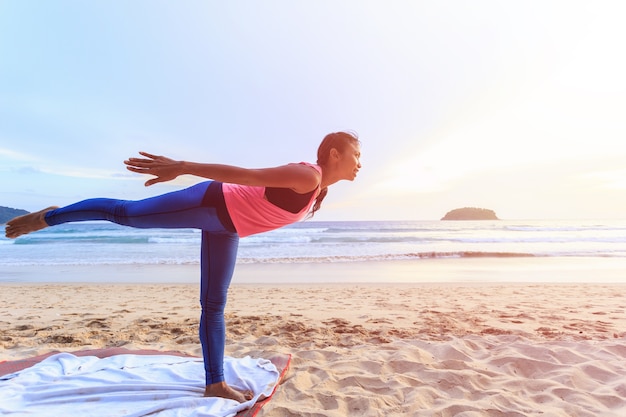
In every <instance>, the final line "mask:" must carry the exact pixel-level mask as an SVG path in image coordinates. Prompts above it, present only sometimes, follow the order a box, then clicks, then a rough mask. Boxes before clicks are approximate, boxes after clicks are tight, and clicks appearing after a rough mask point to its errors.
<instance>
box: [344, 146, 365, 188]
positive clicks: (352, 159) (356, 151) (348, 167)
mask: <svg viewBox="0 0 626 417" xmlns="http://www.w3.org/2000/svg"><path fill="white" fill-rule="evenodd" d="M360 159H361V146H360V145H359V143H358V142H350V143H349V144H348V145H347V146H346V147H345V149H344V150H343V152H340V153H339V163H338V169H339V170H340V172H341V174H342V177H343V178H344V179H346V180H350V181H353V180H354V179H355V178H356V174H357V173H358V172H359V169H361V162H360Z"/></svg>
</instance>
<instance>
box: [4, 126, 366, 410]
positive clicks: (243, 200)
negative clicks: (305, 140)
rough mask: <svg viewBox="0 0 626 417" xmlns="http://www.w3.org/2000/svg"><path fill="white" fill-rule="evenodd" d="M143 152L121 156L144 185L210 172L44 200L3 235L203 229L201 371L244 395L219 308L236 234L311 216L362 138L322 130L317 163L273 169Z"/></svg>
mask: <svg viewBox="0 0 626 417" xmlns="http://www.w3.org/2000/svg"><path fill="white" fill-rule="evenodd" d="M140 154H141V155H142V156H144V158H130V159H128V160H127V161H124V163H125V164H126V165H127V169H128V170H130V171H132V172H137V173H141V174H148V175H153V176H154V178H152V179H150V180H148V181H146V183H145V185H146V186H150V185H153V184H156V183H159V182H165V181H171V180H173V179H175V178H176V177H178V176H179V175H183V174H190V175H195V176H198V177H203V178H209V179H211V180H212V181H205V182H202V183H200V184H196V185H194V186H192V187H189V188H187V189H184V190H180V191H175V192H172V193H168V194H163V195H160V196H157V197H152V198H147V199H145V200H140V201H126V200H114V199H104V198H96V199H89V200H84V201H81V202H78V203H75V204H72V205H69V206H66V207H62V208H58V207H48V208H46V209H44V210H41V211H39V212H35V213H30V214H27V215H24V216H20V217H16V218H14V219H13V220H10V221H9V222H8V223H7V226H6V231H5V234H6V237H8V238H17V237H18V236H21V235H24V234H27V233H30V232H34V231H37V230H40V229H43V228H45V227H48V226H53V225H57V224H62V223H67V222H74V221H87V220H108V221H111V222H114V223H118V224H122V225H127V226H132V227H138V228H197V229H201V230H202V244H201V258H200V275H201V286H200V302H201V305H202V315H201V317H200V341H201V344H202V353H203V356H204V368H205V371H206V388H205V392H204V395H205V396H217V397H224V398H230V399H234V400H236V401H239V402H244V401H246V400H247V399H250V398H251V395H250V393H241V392H238V391H236V390H234V389H232V388H230V387H229V386H228V385H227V384H226V383H225V382H224V373H223V360H224V345H225V339H226V335H225V322H224V308H225V306H226V295H227V291H228V287H229V285H230V280H231V277H232V274H233V270H234V267H235V260H236V257H237V247H238V244H239V238H240V237H245V236H249V235H252V234H255V233H261V232H264V231H268V230H272V229H276V228H279V227H282V226H285V225H287V224H291V223H294V222H296V221H299V220H302V219H303V218H304V217H305V216H306V215H307V214H310V215H313V214H314V213H315V212H316V211H317V210H318V209H319V208H320V205H321V203H322V200H323V199H324V197H325V196H326V193H327V189H328V186H330V185H332V184H334V183H336V182H338V181H341V180H350V181H352V180H354V178H355V177H356V174H357V172H358V170H359V169H360V168H361V163H360V162H359V159H360V156H361V153H360V142H359V140H358V139H357V137H356V136H354V135H352V134H350V133H346V132H338V133H331V134H329V135H327V136H326V137H325V138H324V140H323V141H322V143H321V144H320V146H319V148H318V151H317V164H315V165H314V164H309V163H305V162H301V163H297V164H288V165H283V166H279V167H273V168H262V169H246V168H240V167H236V166H231V165H220V164H202V163H194V162H187V161H175V160H172V159H169V158H166V157H163V156H155V155H151V154H149V153H146V152H140Z"/></svg>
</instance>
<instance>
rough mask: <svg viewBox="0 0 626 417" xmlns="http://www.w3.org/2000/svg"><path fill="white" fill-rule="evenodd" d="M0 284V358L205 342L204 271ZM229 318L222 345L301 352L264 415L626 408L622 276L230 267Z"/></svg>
mask: <svg viewBox="0 0 626 417" xmlns="http://www.w3.org/2000/svg"><path fill="white" fill-rule="evenodd" d="M258 268H260V269H261V270H262V271H260V272H259V273H268V274H271V273H272V271H273V269H272V268H275V267H274V266H272V265H264V266H259V267H255V268H249V270H250V271H252V270H253V269H258ZM316 268H318V272H319V270H320V269H321V270H322V271H321V272H323V270H324V268H326V267H325V266H323V265H322V266H317V267H316ZM243 269H244V270H245V269H246V268H243ZM244 272H245V271H244ZM0 291H1V292H2V294H1V296H0V302H1V303H0V360H13V359H21V358H26V357H29V356H34V355H37V354H41V353H46V352H49V351H52V350H62V351H73V350H80V349H93V348H103V347H110V346H123V347H126V348H129V349H141V348H149V349H159V350H176V351H181V352H185V353H189V354H193V355H197V356H201V350H200V345H199V341H198V337H197V326H198V318H199V302H198V285H197V284H167V283H163V284H94V283H88V284H82V283H69V284H60V283H59V284H40V283H30V284H17V283H8V284H2V285H0ZM226 319H227V347H226V354H227V355H229V356H233V357H243V356H246V355H251V356H253V357H267V356H270V355H271V354H272V353H276V352H278V353H289V354H291V355H292V356H293V358H292V365H291V369H290V371H289V374H288V375H287V377H286V379H285V381H284V383H283V384H282V385H281V386H280V387H279V389H278V390H277V392H276V394H275V397H274V399H273V400H272V401H270V403H269V404H268V405H266V406H265V408H264V409H263V410H262V412H261V415H262V416H264V417H279V416H281V417H285V416H287V417H289V416H315V417H322V416H333V417H335V416H336V417H344V416H387V417H388V416H465V417H473V416H568V417H569V416H590V417H591V416H594V417H597V416H624V415H626V376H625V375H626V285H620V284H539V283H527V284H503V283H493V282H491V283H478V282H472V283H422V284H403V283H391V284H374V283H369V284H357V283H352V284H328V283H326V284H311V283H306V284H283V285H274V284H272V285H268V284H242V283H234V284H233V285H232V287H231V290H230V294H229V304H228V307H227V314H226Z"/></svg>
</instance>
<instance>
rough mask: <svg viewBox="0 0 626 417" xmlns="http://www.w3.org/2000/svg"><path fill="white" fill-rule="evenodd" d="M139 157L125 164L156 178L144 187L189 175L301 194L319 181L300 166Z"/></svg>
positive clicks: (145, 155)
mask: <svg viewBox="0 0 626 417" xmlns="http://www.w3.org/2000/svg"><path fill="white" fill-rule="evenodd" d="M139 153H140V154H141V155H143V156H144V157H145V158H129V159H128V160H126V161H124V163H125V164H126V168H127V169H128V170H129V171H132V172H137V173H140V174H148V175H154V176H155V178H152V179H149V180H148V181H146V183H145V184H146V186H150V185H153V184H157V183H159V182H165V181H171V180H173V179H175V178H176V177H178V176H180V175H185V174H189V175H195V176H197V177H203V178H210V179H213V180H216V181H220V182H228V183H233V184H242V185H253V186H264V187H282V188H291V189H292V190H294V191H295V192H297V193H302V194H303V193H307V192H309V191H311V190H314V189H315V188H316V187H317V186H318V185H319V183H320V181H321V176H320V174H319V173H318V172H317V171H316V170H315V169H313V168H311V167H308V166H306V165H301V164H289V165H283V166H279V167H273V168H258V169H250V168H241V167H237V166H233V165H223V164H203V163H197V162H187V161H175V160H173V159H170V158H166V157H164V156H158V155H152V154H149V153H147V152H139Z"/></svg>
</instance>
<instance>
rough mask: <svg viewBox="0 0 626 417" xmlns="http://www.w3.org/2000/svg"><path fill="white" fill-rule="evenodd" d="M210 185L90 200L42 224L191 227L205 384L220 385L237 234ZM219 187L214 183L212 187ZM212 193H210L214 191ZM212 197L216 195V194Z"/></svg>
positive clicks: (61, 210)
mask: <svg viewBox="0 0 626 417" xmlns="http://www.w3.org/2000/svg"><path fill="white" fill-rule="evenodd" d="M211 183H212V182H211V181H208V182H203V183H200V184H197V185H194V186H192V187H189V188H187V189H184V190H180V191H175V192H172V193H168V194H163V195H160V196H157V197H152V198H147V199H145V200H139V201H126V200H114V199H107V198H95V199H90V200H84V201H81V202H78V203H75V204H72V205H69V206H66V207H62V208H59V209H56V210H52V211H50V212H48V213H47V214H46V217H45V220H46V223H48V225H50V226H54V225H57V224H61V223H67V222H76V221H87V220H108V221H110V222H113V223H117V224H121V225H125V226H132V227H137V228H170V229H171V228H194V229H200V230H202V246H201V257H200V275H201V281H200V283H201V284H200V303H201V305H202V315H201V317H200V343H201V344H202V353H203V356H204V369H205V371H206V384H207V385H209V384H213V383H216V382H221V381H224V345H225V343H226V325H225V322H224V308H225V307H226V297H227V293H228V286H229V285H230V281H231V278H232V275H233V270H234V267H235V260H236V259H237V247H238V246H239V235H238V234H237V233H235V232H233V231H231V230H229V229H228V228H227V227H225V226H224V225H223V223H222V222H221V221H220V217H219V216H218V208H216V207H213V206H211V205H207V202H206V201H207V200H206V198H205V194H207V189H208V188H209V185H210V184H211ZM215 184H219V183H215ZM211 188H212V189H211V190H209V192H215V191H213V187H211ZM217 192H219V193H221V190H218V191H217Z"/></svg>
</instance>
